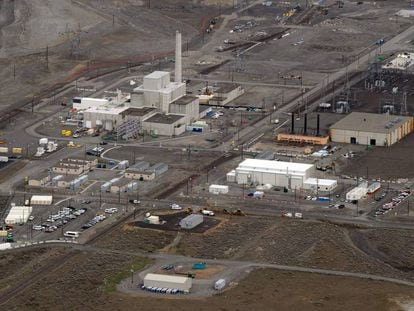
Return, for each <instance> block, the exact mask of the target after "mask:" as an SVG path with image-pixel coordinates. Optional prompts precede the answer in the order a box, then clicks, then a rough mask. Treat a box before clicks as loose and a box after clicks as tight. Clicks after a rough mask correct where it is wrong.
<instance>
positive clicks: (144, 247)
mask: <svg viewBox="0 0 414 311" xmlns="http://www.w3.org/2000/svg"><path fill="white" fill-rule="evenodd" d="M175 235H176V233H174V232H170V231H161V230H151V229H141V228H138V227H133V226H130V225H124V226H123V227H122V228H117V229H116V230H115V231H114V233H113V234H111V235H110V236H108V237H107V238H105V239H104V240H101V241H98V242H97V243H96V246H99V247H105V248H110V249H116V250H125V251H146V252H153V251H156V250H158V249H161V248H164V247H165V246H167V245H168V244H170V243H171V242H172V241H173V240H174V238H175Z"/></svg>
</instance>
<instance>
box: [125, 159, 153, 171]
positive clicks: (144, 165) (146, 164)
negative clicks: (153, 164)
mask: <svg viewBox="0 0 414 311" xmlns="http://www.w3.org/2000/svg"><path fill="white" fill-rule="evenodd" d="M149 167H150V164H149V162H146V161H140V162H137V163H135V164H133V165H130V166H129V169H130V170H136V171H143V170H146V169H147V168H149Z"/></svg>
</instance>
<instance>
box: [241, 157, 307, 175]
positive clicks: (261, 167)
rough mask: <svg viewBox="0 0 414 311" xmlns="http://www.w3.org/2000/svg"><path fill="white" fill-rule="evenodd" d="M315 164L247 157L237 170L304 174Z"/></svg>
mask: <svg viewBox="0 0 414 311" xmlns="http://www.w3.org/2000/svg"><path fill="white" fill-rule="evenodd" d="M312 167H313V164H306V163H295V162H282V161H273V160H261V159H247V160H244V161H243V162H242V163H240V164H239V166H238V167H237V170H246V171H260V172H271V173H272V172H274V173H280V172H285V173H299V174H304V173H305V172H306V171H307V170H308V169H310V168H312Z"/></svg>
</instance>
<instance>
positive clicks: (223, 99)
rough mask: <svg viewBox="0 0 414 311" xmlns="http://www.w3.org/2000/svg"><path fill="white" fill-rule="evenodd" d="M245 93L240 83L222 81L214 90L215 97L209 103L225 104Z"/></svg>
mask: <svg viewBox="0 0 414 311" xmlns="http://www.w3.org/2000/svg"><path fill="white" fill-rule="evenodd" d="M243 94H244V89H243V88H242V87H241V86H240V85H238V84H228V83H221V84H218V85H217V89H216V90H215V91H214V97H213V98H212V99H210V101H209V103H210V104H212V105H219V106H225V105H226V104H228V103H229V102H231V101H232V100H235V99H236V98H237V97H239V96H241V95H243Z"/></svg>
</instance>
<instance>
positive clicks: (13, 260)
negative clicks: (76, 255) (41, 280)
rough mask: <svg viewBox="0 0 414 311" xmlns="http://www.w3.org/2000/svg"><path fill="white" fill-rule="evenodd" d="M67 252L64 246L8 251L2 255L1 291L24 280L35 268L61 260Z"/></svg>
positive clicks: (0, 262) (0, 260) (0, 270)
mask: <svg viewBox="0 0 414 311" xmlns="http://www.w3.org/2000/svg"><path fill="white" fill-rule="evenodd" d="M64 253H65V250H64V249H63V248H61V249H50V248H46V247H45V248H38V249H35V250H21V251H19V252H16V253H13V254H11V253H6V254H2V255H1V256H0V267H1V268H0V292H3V291H5V290H7V289H8V288H9V287H11V286H13V285H14V284H16V283H17V282H19V281H22V280H24V279H25V278H27V277H28V276H30V275H31V273H33V271H34V270H37V269H40V268H42V267H44V266H46V265H47V264H48V263H49V262H50V261H53V260H59V258H60V256H61V255H62V254H64Z"/></svg>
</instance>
